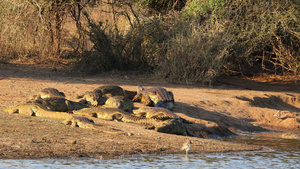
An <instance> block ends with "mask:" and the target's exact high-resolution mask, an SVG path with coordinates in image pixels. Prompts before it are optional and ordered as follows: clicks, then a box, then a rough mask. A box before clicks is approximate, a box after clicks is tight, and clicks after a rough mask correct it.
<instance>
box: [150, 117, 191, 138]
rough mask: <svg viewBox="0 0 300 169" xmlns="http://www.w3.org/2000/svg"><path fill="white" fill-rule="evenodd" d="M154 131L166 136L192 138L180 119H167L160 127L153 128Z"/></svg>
mask: <svg viewBox="0 0 300 169" xmlns="http://www.w3.org/2000/svg"><path fill="white" fill-rule="evenodd" d="M155 131H157V132H161V133H168V134H177V135H184V136H193V135H192V134H191V133H190V131H189V130H188V129H187V128H186V127H185V125H184V124H183V123H182V122H181V120H180V119H168V120H165V121H163V123H162V124H161V125H160V126H155Z"/></svg>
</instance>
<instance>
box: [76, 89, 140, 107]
mask: <svg viewBox="0 0 300 169" xmlns="http://www.w3.org/2000/svg"><path fill="white" fill-rule="evenodd" d="M135 95H136V92H132V91H129V90H124V89H123V88H121V87H120V86H115V85H104V86H100V87H98V88H96V89H94V90H93V91H89V92H86V93H85V94H83V95H78V96H77V99H81V100H80V102H82V103H87V104H91V105H93V106H99V105H104V104H105V102H106V100H107V99H109V98H110V97H113V96H123V97H127V98H129V99H132V98H133V97H134V96H135Z"/></svg>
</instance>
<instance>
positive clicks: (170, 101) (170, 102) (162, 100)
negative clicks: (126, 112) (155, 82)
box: [132, 86, 175, 109]
mask: <svg viewBox="0 0 300 169" xmlns="http://www.w3.org/2000/svg"><path fill="white" fill-rule="evenodd" d="M132 100H133V101H141V102H142V103H143V104H144V105H146V106H154V107H162V108H166V109H172V108H173V107H174V103H175V101H174V95H173V93H172V92H171V91H167V90H166V89H164V88H162V87H153V88H149V89H144V88H143V87H142V86H138V89H137V95H136V96H134V98H133V99H132Z"/></svg>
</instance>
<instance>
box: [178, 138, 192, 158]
mask: <svg viewBox="0 0 300 169" xmlns="http://www.w3.org/2000/svg"><path fill="white" fill-rule="evenodd" d="M191 148H192V142H191V140H187V142H185V143H184V144H183V146H182V147H181V149H180V150H185V156H186V157H187V155H188V151H189V150H190V149H191Z"/></svg>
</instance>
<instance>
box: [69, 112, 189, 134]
mask: <svg viewBox="0 0 300 169" xmlns="http://www.w3.org/2000/svg"><path fill="white" fill-rule="evenodd" d="M73 113H74V114H76V115H84V116H90V117H96V118H101V119H104V120H111V121H113V120H115V121H120V122H125V123H136V124H142V125H146V126H147V128H148V129H154V130H155V131H157V132H162V133H170V134H178V135H187V134H189V132H188V130H187V128H186V127H185V126H184V125H183V124H182V123H181V121H180V119H168V120H165V121H160V120H156V119H153V118H150V119H147V118H143V117H136V116H134V115H132V114H130V113H127V112H125V111H123V110H120V109H117V108H102V107H92V108H85V109H81V110H76V111H73Z"/></svg>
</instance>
